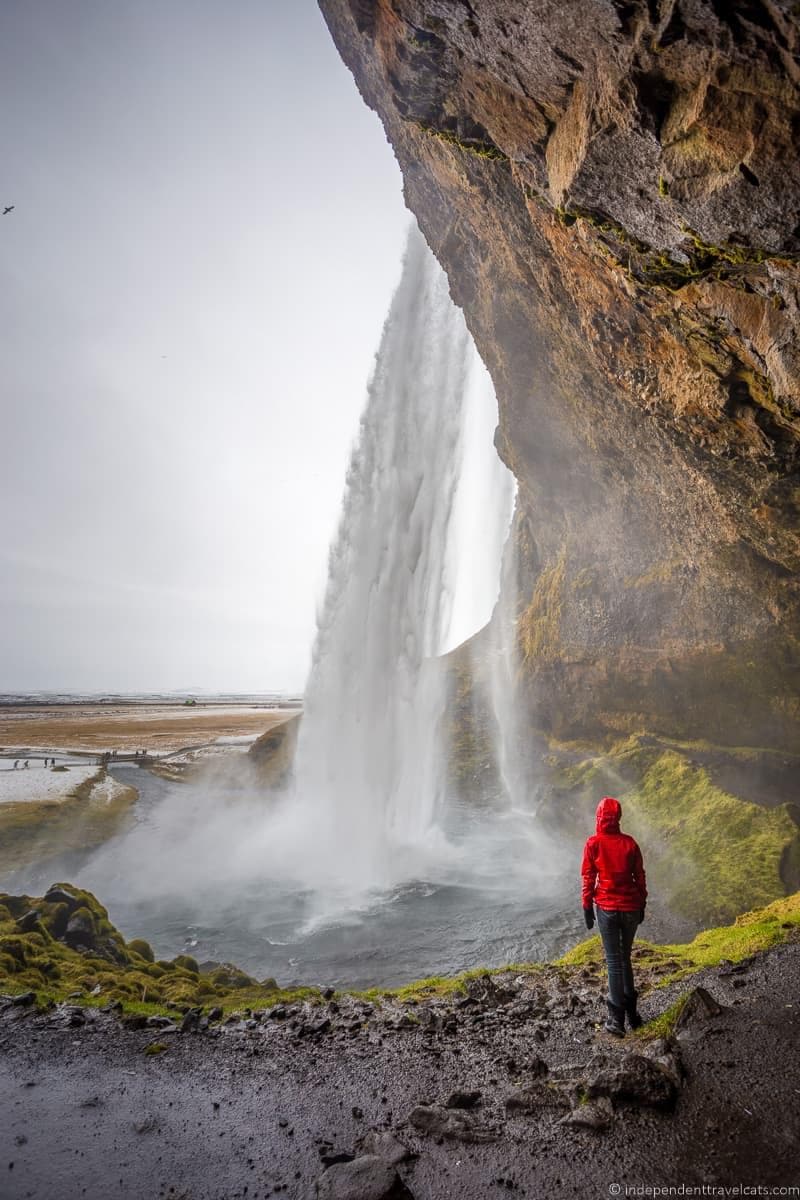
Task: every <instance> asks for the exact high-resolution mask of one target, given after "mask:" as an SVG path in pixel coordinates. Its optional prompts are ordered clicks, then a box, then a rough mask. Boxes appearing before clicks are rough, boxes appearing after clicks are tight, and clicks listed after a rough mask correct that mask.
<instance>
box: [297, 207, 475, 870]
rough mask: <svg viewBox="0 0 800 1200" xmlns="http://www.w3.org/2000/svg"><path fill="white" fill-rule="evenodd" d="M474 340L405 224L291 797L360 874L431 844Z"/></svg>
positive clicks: (440, 780)
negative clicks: (442, 659)
mask: <svg viewBox="0 0 800 1200" xmlns="http://www.w3.org/2000/svg"><path fill="white" fill-rule="evenodd" d="M473 353H474V352H473V351H472V348H471V343H470V341H469V337H468V334H467V331H466V327H465V325H464V320H463V317H462V315H461V313H460V312H459V310H458V309H456V307H455V305H454V304H453V303H452V301H451V299H450V297H449V294H448V288H447V280H446V277H445V275H444V273H443V271H442V270H441V268H440V267H439V265H438V263H437V262H436V260H435V259H434V257H433V255H432V254H431V252H430V251H429V250H428V248H427V246H426V245H425V242H424V241H423V239H422V236H421V235H420V233H419V232H418V231H417V230H416V228H413V229H412V231H411V233H410V235H409V240H408V246H407V249H406V254H405V259H404V265H403V273H402V278H401V281H400V285H399V287H398V289H397V292H396V294H395V296H394V299H393V301H392V305H391V308H390V311H389V315H388V318H387V321H386V324H385V327H384V330H383V336H382V339H381V344H380V349H379V351H378V354H377V358H376V363H375V369H374V374H373V377H372V380H371V382H370V384H369V389H368V400H367V405H366V410H365V412H364V415H363V417H362V419H361V428H360V434H359V438H358V442H357V445H356V447H355V449H354V451H353V455H352V459H351V462H350V468H349V471H348V475H347V483H346V490H345V499H344V505H343V512H342V517H341V522H340V526H339V530H338V534H337V536H336V539H335V542H334V545H333V547H332V550H331V553H330V562H329V575H328V585H327V592H326V595H325V600H324V603H323V606H322V610H321V612H320V614H319V617H318V632H317V638H316V643H315V647H314V654H313V662H312V668H311V674H310V678H309V682H308V687H307V690H306V702H305V714H304V717H303V725H302V730H301V736H300V741H299V745H298V752H297V762H296V793H295V795H296V798H297V801H298V802H299V803H301V804H302V805H304V806H305V807H306V809H307V810H308V812H309V814H311V815H313V819H314V823H315V826H314V827H315V828H316V829H317V830H318V831H319V832H320V833H321V834H322V835H323V836H324V839H325V844H326V846H327V848H328V851H329V853H330V854H331V855H332V856H335V857H336V858H337V859H338V861H339V862H340V863H341V864H342V866H343V867H344V869H345V870H346V871H349V872H352V873H353V874H354V875H356V876H357V877H358V879H359V882H360V884H361V885H362V886H363V885H364V884H371V885H374V886H377V887H380V886H386V885H387V884H389V883H391V882H392V880H393V878H395V877H396V876H397V874H398V870H400V871H402V864H403V862H404V861H405V860H407V858H408V855H409V854H412V853H419V852H420V851H421V850H424V848H425V847H426V846H428V847H433V846H434V845H436V844H438V843H440V840H441V838H440V834H439V832H438V829H439V825H438V817H439V814H440V811H441V808H442V804H443V801H444V796H443V788H444V772H443V764H442V761H441V739H440V737H439V736H438V735H437V730H438V727H439V724H440V722H441V720H442V716H443V711H444V705H445V690H444V688H445V683H444V679H443V675H442V672H441V670H439V669H438V668H437V664H436V662H435V656H436V655H437V654H438V653H440V651H441V650H442V648H443V641H444V638H445V636H446V634H447V631H448V628H449V625H450V618H451V610H452V601H453V588H454V578H453V575H454V572H453V566H452V559H453V555H452V553H451V552H450V538H451V526H452V524H453V512H454V503H455V497H456V491H457V487H458V481H459V469H460V461H461V450H462V435H463V423H464V394H465V387H466V383H467V378H468V367H469V363H470V360H471V356H472V354H473Z"/></svg>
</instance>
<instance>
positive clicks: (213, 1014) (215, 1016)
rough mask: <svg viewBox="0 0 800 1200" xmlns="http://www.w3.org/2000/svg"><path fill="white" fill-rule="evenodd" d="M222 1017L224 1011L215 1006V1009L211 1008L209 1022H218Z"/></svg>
mask: <svg viewBox="0 0 800 1200" xmlns="http://www.w3.org/2000/svg"><path fill="white" fill-rule="evenodd" d="M221 1016H222V1009H221V1008H219V1007H218V1006H215V1007H214V1008H211V1009H209V1011H208V1019H209V1021H218V1020H219V1019H220V1017H221Z"/></svg>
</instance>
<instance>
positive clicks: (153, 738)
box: [0, 704, 297, 753]
mask: <svg viewBox="0 0 800 1200" xmlns="http://www.w3.org/2000/svg"><path fill="white" fill-rule="evenodd" d="M296 712H297V710H296V709H291V710H281V709H269V708H257V707H255V706H253V705H249V706H242V707H233V706H222V705H202V704H198V705H197V706H192V707H188V706H187V707H184V706H183V705H181V704H174V705H170V704H164V705H153V704H141V705H135V704H119V705H118V704H109V705H106V704H75V705H71V704H69V705H53V706H52V707H41V708H40V707H38V706H29V707H25V706H22V705H20V706H13V707H9V708H3V709H1V710H0V748H4V747H5V748H9V749H11V748H13V747H17V746H27V747H34V746H40V747H43V748H50V749H64V750H95V751H98V750H99V751H103V750H121V751H129V750H139V749H145V748H146V749H148V750H151V751H155V752H157V753H159V752H160V753H164V752H165V751H168V750H178V749H181V748H182V747H184V746H187V747H188V746H200V745H203V744H204V743H205V742H211V741H213V740H214V739H215V738H218V737H241V736H244V735H245V734H253V735H259V734H262V733H266V731H267V730H269V729H272V728H274V727H275V726H276V725H280V724H282V723H283V722H284V721H285V720H287V718H288V717H290V716H294V715H295V713H296Z"/></svg>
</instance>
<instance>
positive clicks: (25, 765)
mask: <svg viewBox="0 0 800 1200" xmlns="http://www.w3.org/2000/svg"><path fill="white" fill-rule="evenodd" d="M22 765H23V767H24V768H25V769H26V770H27V768H28V767H29V766H30V765H31V764H30V762H29V760H28V759H27V758H26V759H25V762H24V763H23V764H22Z"/></svg>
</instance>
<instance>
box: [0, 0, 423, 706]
mask: <svg viewBox="0 0 800 1200" xmlns="http://www.w3.org/2000/svg"><path fill="white" fill-rule="evenodd" d="M0 80H1V81H2V82H1V83H0V90H1V92H2V96H1V97H0V98H1V99H2V114H3V130H2V146H0V151H1V157H0V181H1V186H0V202H2V204H3V205H6V204H14V205H16V208H15V210H14V212H12V213H10V214H8V215H7V216H5V217H2V218H0V347H1V348H2V364H3V365H2V375H0V380H1V385H2V412H3V428H2V437H0V453H1V454H2V476H0V478H1V479H2V498H3V510H2V511H3V526H2V537H1V538H0V571H1V572H2V574H1V576H0V690H4V691H7V690H16V689H20V690H22V689H48V688H55V689H66V688H73V689H91V690H111V689H117V690H144V689H160V688H183V687H187V686H203V687H207V688H217V689H230V690H249V689H258V690H262V689H270V688H300V687H301V686H302V684H303V682H304V679H305V673H306V668H307V663H308V653H309V649H310V645H311V638H312V635H313V625H314V613H315V608H316V605H317V602H318V601H319V599H320V595H321V590H322V586H323V583H324V576H325V566H326V553H327V545H328V542H329V540H330V537H331V534H332V531H333V528H334V525H335V521H336V519H337V516H338V509H339V501H340V497H341V492H342V487H343V480H344V472H345V467H346V463H347V457H348V451H349V446H350V444H351V442H352V440H353V438H354V436H355V433H356V429H357V422H358V415H359V413H360V411H361V408H362V405H363V400H364V395H365V385H366V381H367V377H368V374H369V371H370V368H371V365H372V360H373V355H374V351H375V349H376V348H377V344H378V339H379V336H380V329H381V325H382V323H383V318H384V314H385V312H386V309H387V307H388V303H389V299H390V296H391V292H392V290H393V287H394V285H395V283H396V281H397V279H398V277H399V264H400V257H401V252H402V246H403V242H404V237H405V229H406V227H407V223H408V220H409V217H408V214H407V213H406V211H405V209H404V207H403V202H402V196H401V179H400V174H399V170H398V168H397V165H396V163H395V161H394V158H393V156H392V153H391V149H390V148H389V146H388V145H387V143H386V141H385V138H384V135H383V130H382V129H381V126H380V124H379V122H378V120H377V118H376V117H375V116H374V114H372V113H371V112H369V110H368V109H367V108H366V106H365V105H364V104H363V102H362V101H361V99H360V97H359V95H358V93H357V91H356V88H355V84H354V83H353V80H352V78H351V76H350V75H349V73H348V72H347V70H346V69H345V67H344V66H343V64H342V63H341V61H340V60H339V57H338V55H337V53H336V51H335V49H334V47H333V43H332V42H331V40H330V38H329V35H328V33H327V30H326V28H325V25H324V23H323V21H322V18H321V16H320V15H319V12H318V10H317V8H316V5H315V4H314V3H313V2H312V0H293V2H292V3H283V2H281V3H278V2H277V0H232V2H230V3H221V2H220V0H215V2H212V0H136V2H132V0H3V3H2V5H0Z"/></svg>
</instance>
